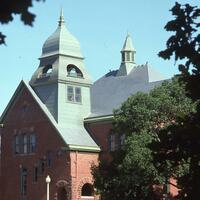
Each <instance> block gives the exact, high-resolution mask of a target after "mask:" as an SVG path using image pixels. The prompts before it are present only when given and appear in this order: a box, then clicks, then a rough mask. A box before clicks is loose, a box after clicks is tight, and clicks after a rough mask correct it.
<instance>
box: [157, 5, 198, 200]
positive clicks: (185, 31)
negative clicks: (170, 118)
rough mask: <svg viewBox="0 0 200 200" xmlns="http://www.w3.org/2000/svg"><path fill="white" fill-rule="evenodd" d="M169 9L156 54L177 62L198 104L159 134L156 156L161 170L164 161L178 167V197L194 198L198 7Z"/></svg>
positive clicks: (188, 199) (196, 195)
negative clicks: (162, 47) (162, 44)
mask: <svg viewBox="0 0 200 200" xmlns="http://www.w3.org/2000/svg"><path fill="white" fill-rule="evenodd" d="M171 12H172V15H173V16H174V19H173V20H171V21H169V22H168V23H167V24H166V26H165V29H166V30H167V31H170V32H173V35H172V36H171V37H170V38H169V39H168V41H167V43H166V49H165V50H164V51H161V52H160V53H159V56H161V57H162V58H164V59H170V58H174V59H175V61H176V62H179V65H178V67H179V70H180V72H181V79H182V80H183V81H184V82H185V84H186V90H187V93H188V96H189V97H191V98H192V99H193V100H194V101H195V104H196V105H197V112H196V113H191V114H188V115H187V116H186V117H184V118H180V119H178V120H177V123H176V124H173V125H171V126H169V127H168V128H166V129H165V130H163V131H162V132H161V133H160V134H159V139H160V143H158V144H157V146H156V149H157V155H156V156H155V158H156V160H157V161H158V162H160V169H161V171H165V167H164V166H165V163H166V162H168V163H171V173H172V174H173V175H175V174H176V173H175V172H177V170H178V171H179V173H178V174H177V176H176V179H177V184H178V186H179V188H180V189H181V190H180V191H179V195H178V199H181V200H193V199H195V200H196V199H198V197H199V195H200V165H199V163H200V148H199V144H200V126H199V121H200V104H199V100H200V92H199V91H200V29H199V27H200V8H198V7H197V6H191V5H190V4H185V5H181V4H179V3H176V4H175V6H174V7H173V8H172V9H171ZM158 150H159V151H158Z"/></svg>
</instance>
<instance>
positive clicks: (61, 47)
mask: <svg viewBox="0 0 200 200" xmlns="http://www.w3.org/2000/svg"><path fill="white" fill-rule="evenodd" d="M58 54H59V55H66V56H72V57H78V58H83V55H82V53H81V48H80V44H79V42H78V40H77V39H76V38H75V37H74V36H73V35H72V34H71V33H70V32H69V31H68V30H67V28H66V26H65V20H64V16H63V10H61V14H60V18H59V21H58V27H57V29H56V31H55V32H54V33H53V34H52V35H51V36H50V37H49V38H48V39H47V40H46V41H45V43H44V45H43V47H42V55H41V58H44V57H49V56H53V55H58Z"/></svg>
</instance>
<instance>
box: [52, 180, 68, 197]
mask: <svg viewBox="0 0 200 200" xmlns="http://www.w3.org/2000/svg"><path fill="white" fill-rule="evenodd" d="M56 188H57V189H56V193H55V198H54V199H56V200H69V199H70V194H69V189H68V183H67V181H66V180H60V181H58V182H57V183H56Z"/></svg>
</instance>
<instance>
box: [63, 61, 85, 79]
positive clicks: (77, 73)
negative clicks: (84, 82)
mask: <svg viewBox="0 0 200 200" xmlns="http://www.w3.org/2000/svg"><path fill="white" fill-rule="evenodd" d="M67 76H71V77H75V78H83V73H82V72H81V70H80V69H79V68H78V67H76V66H75V65H72V64H70V65H68V66H67Z"/></svg>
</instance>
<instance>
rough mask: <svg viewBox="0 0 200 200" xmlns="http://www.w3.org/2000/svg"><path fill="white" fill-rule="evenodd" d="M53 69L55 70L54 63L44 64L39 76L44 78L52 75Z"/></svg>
mask: <svg viewBox="0 0 200 200" xmlns="http://www.w3.org/2000/svg"><path fill="white" fill-rule="evenodd" d="M52 70H53V68H52V65H50V64H49V65H46V66H44V68H43V69H42V72H41V73H40V74H39V76H38V78H44V77H47V76H50V74H51V73H52Z"/></svg>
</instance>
